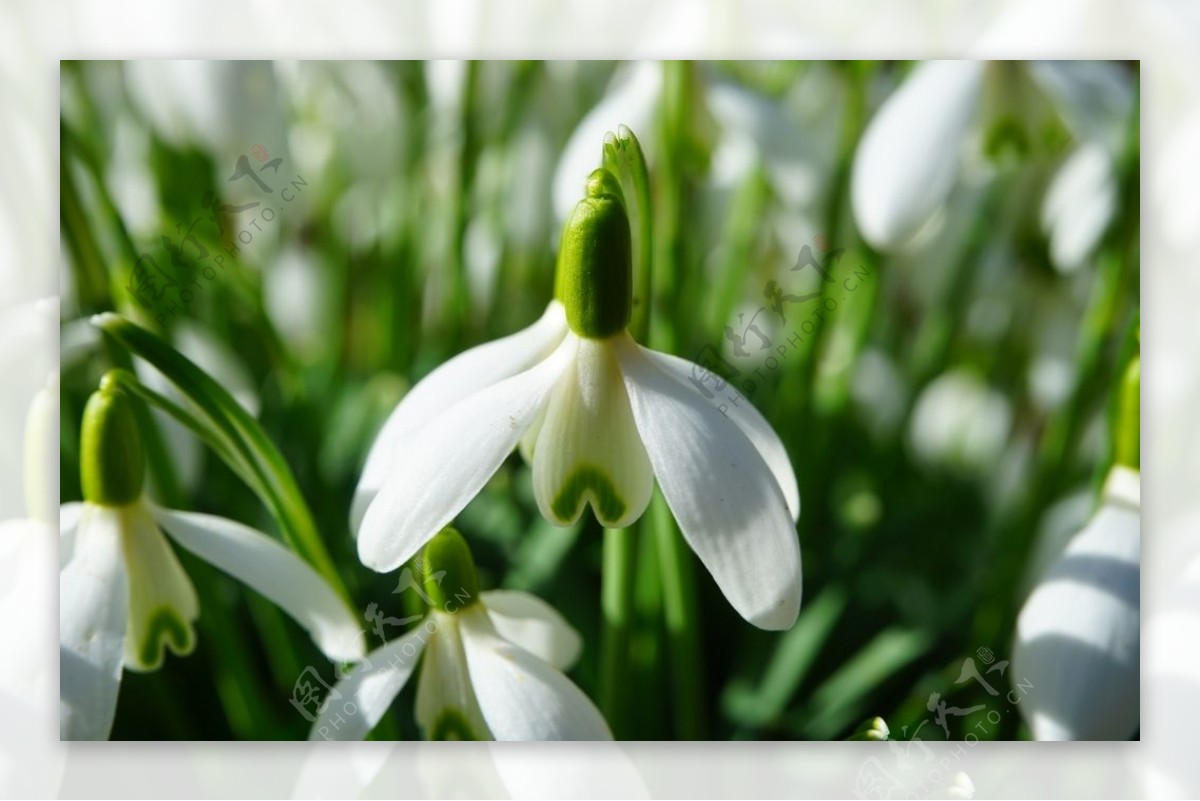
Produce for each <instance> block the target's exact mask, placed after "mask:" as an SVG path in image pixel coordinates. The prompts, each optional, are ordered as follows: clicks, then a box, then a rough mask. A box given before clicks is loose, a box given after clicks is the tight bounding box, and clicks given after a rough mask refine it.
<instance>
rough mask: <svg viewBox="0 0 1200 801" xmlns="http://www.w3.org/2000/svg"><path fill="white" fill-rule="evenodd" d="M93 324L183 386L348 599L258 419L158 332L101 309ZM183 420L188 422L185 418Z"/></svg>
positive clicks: (290, 532) (288, 532)
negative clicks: (157, 333) (101, 312)
mask: <svg viewBox="0 0 1200 801" xmlns="http://www.w3.org/2000/svg"><path fill="white" fill-rule="evenodd" d="M92 323H93V324H94V325H96V326H97V327H98V328H100V330H101V331H103V332H104V333H105V334H106V335H108V336H109V337H111V338H112V339H114V340H115V341H116V342H117V343H118V344H120V345H121V346H123V347H124V348H126V349H127V350H129V351H130V352H131V353H133V354H135V355H137V356H140V357H141V358H143V359H145V360H146V361H147V362H149V363H150V364H151V365H153V366H154V367H155V368H156V369H157V370H158V371H159V372H161V373H162V374H163V375H164V376H166V378H167V380H169V381H170V382H171V383H173V384H174V385H175V386H176V387H177V388H178V389H179V391H180V392H181V393H182V394H183V395H184V397H186V398H187V399H188V401H189V402H190V403H191V404H192V407H193V408H194V409H195V411H196V412H197V413H198V414H199V415H200V417H201V418H202V419H203V420H204V424H203V426H202V427H203V428H204V429H208V428H211V429H212V430H213V431H214V432H215V434H216V435H219V436H215V437H214V438H217V439H220V440H224V441H226V442H227V443H228V444H229V448H227V449H226V448H214V450H216V451H217V453H218V455H220V456H222V458H225V459H226V460H227V461H229V460H230V459H231V457H233V456H235V457H236V458H233V459H232V461H230V467H231V468H232V469H233V470H235V471H236V472H238V473H239V475H243V474H244V470H246V469H248V471H249V472H250V473H251V474H252V475H253V476H254V479H255V480H253V481H249V482H248V483H250V485H251V488H252V489H254V490H255V492H257V493H258V494H259V496H260V498H261V499H262V501H263V503H265V504H266V505H267V507H268V508H269V509H270V510H271V513H272V514H273V515H274V516H275V518H276V520H277V521H278V522H279V526H280V529H281V530H282V531H283V535H284V538H285V540H286V541H287V543H288V544H289V545H290V546H291V547H292V548H293V550H295V551H296V552H297V553H299V554H300V555H301V556H302V557H304V558H305V559H306V560H307V561H308V562H309V563H310V564H312V565H313V567H315V568H316V569H317V571H318V572H319V573H321V575H322V576H323V577H324V578H325V580H326V581H328V582H329V583H330V585H331V586H332V587H333V588H334V589H335V590H336V591H337V592H338V593H340V594H341V595H342V597H343V598H345V599H346V600H347V602H349V595H348V593H347V592H346V588H345V586H344V585H343V584H342V580H341V577H340V576H339V575H338V573H337V570H336V569H335V568H334V566H333V560H332V559H330V557H329V554H328V552H327V551H326V550H325V544H324V542H323V541H322V540H321V537H320V534H319V532H318V531H317V527H316V524H315V523H314V522H313V517H312V513H311V512H310V511H309V509H308V505H307V504H306V503H305V501H304V497H303V496H302V495H301V493H300V488H299V486H297V484H296V480H295V478H294V477H293V476H292V471H291V469H290V468H289V467H288V465H287V462H285V461H284V459H283V455H282V454H280V452H279V450H278V449H277V448H276V447H275V444H274V443H273V442H271V440H270V438H269V437H268V436H267V434H266V432H265V431H263V429H262V426H260V425H259V423H258V421H257V420H255V419H254V418H253V417H251V416H250V414H249V413H248V412H247V411H246V410H245V409H243V408H242V407H241V406H240V405H238V403H237V401H235V400H234V399H233V397H232V396H231V395H230V394H229V393H228V392H227V391H226V390H225V389H224V388H223V387H222V386H221V385H220V384H218V383H217V382H216V381H214V380H213V379H212V378H210V377H209V376H208V375H207V374H206V373H205V372H204V371H203V370H201V369H200V368H199V367H197V366H196V365H195V364H193V363H192V362H191V361H189V360H188V359H187V358H185V357H184V356H183V355H182V354H180V353H179V352H178V351H176V350H175V349H174V348H172V347H171V346H170V345H169V344H168V343H167V342H166V341H164V340H163V339H161V338H160V337H159V336H158V335H156V334H154V333H152V332H150V331H148V330H146V329H145V328H142V327H141V326H138V325H136V324H134V323H133V322H130V321H129V320H127V319H125V318H124V317H121V316H119V315H117V314H112V313H104V314H98V315H96V316H95V317H93V318H92ZM164 410H165V411H167V412H168V413H170V414H173V416H176V417H177V419H180V418H179V417H178V416H177V415H175V413H174V412H173V411H172V410H171V409H170V408H166V407H164ZM181 422H185V421H184V420H182V419H181ZM185 424H187V423H186V422H185ZM189 427H191V426H189ZM193 430H196V429H194V428H193ZM206 440H209V438H208V437H206ZM241 462H244V465H243V464H241Z"/></svg>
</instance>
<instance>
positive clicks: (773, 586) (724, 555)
mask: <svg viewBox="0 0 1200 801" xmlns="http://www.w3.org/2000/svg"><path fill="white" fill-rule="evenodd" d="M618 357H619V358H620V361H621V370H622V372H623V373H624V375H625V388H626V389H627V390H628V391H629V400H630V401H631V402H632V404H633V416H634V418H635V419H636V420H637V426H638V430H639V431H641V434H642V441H643V442H644V443H645V445H646V452H647V453H648V454H649V455H650V462H651V464H653V465H654V475H655V476H656V477H657V478H658V484H659V486H660V487H661V488H662V492H663V496H664V497H665V498H666V500H667V505H668V506H670V507H671V511H672V513H674V515H675V519H676V520H677V521H678V523H679V528H680V530H681V531H682V532H683V536H684V539H686V540H687V542H688V544H689V545H690V546H691V547H692V550H693V551H695V552H696V555H697V556H698V557H700V561H701V562H703V563H704V566H705V567H706V568H708V571H709V572H710V573H711V574H712V576H713V578H714V579H715V580H716V582H717V585H718V586H719V587H720V588H721V591H722V592H723V593H724V594H725V597H726V598H727V599H728V600H729V603H730V604H732V605H733V608H734V609H736V610H737V611H738V613H740V614H741V615H742V617H744V618H746V620H748V621H750V622H751V623H753V624H754V625H756V626H758V627H759V628H764V629H787V628H791V626H792V624H793V623H795V622H796V616H797V615H798V614H799V612H800V591H801V585H800V581H801V574H800V544H799V541H798V539H797V537H796V527H795V524H794V522H793V521H792V516H791V514H790V513H789V512H788V508H787V502H786V501H785V499H784V497H783V491H782V490H781V489H780V487H779V484H778V482H777V481H776V480H775V477H774V476H773V475H772V474H771V471H770V469H769V468H768V467H767V464H766V462H765V461H764V460H763V457H762V456H760V455H759V452H758V451H757V450H756V449H755V447H754V445H753V444H752V443H751V442H750V440H749V439H747V438H746V435H745V434H743V433H742V432H741V430H739V429H738V428H737V427H736V426H731V425H728V423H727V421H726V420H725V418H724V417H722V416H721V414H720V412H718V411H717V410H716V409H714V408H713V407H712V406H711V405H709V404H708V402H707V401H705V400H704V399H703V398H702V397H700V394H699V393H698V392H696V391H695V390H694V389H693V388H686V389H685V388H684V387H683V386H682V385H680V384H679V382H678V381H676V380H675V379H674V378H672V377H671V376H670V375H668V374H667V373H665V372H663V371H662V370H661V369H660V368H659V367H657V366H656V365H655V364H654V363H653V362H652V361H650V359H649V358H648V357H647V356H646V355H645V354H644V353H643V352H642V350H641V349H640V348H639V347H638V346H637V345H636V344H635V343H634V342H633V340H631V339H627V340H625V341H624V342H623V343H622V344H621V345H620V346H619V347H618Z"/></svg>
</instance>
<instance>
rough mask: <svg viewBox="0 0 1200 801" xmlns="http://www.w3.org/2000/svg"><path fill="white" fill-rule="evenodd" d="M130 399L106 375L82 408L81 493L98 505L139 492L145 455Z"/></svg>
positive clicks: (125, 501) (134, 496)
mask: <svg viewBox="0 0 1200 801" xmlns="http://www.w3.org/2000/svg"><path fill="white" fill-rule="evenodd" d="M133 404H134V400H133V399H132V398H130V397H129V396H128V395H127V394H126V393H125V392H124V390H122V389H121V388H120V387H119V386H118V385H117V383H116V382H115V381H114V380H113V379H112V378H111V377H109V376H105V377H104V379H103V380H102V381H101V382H100V388H99V389H98V390H96V391H95V392H93V393H92V397H91V398H89V399H88V402H87V406H86V407H85V408H84V410H83V433H82V437H81V443H80V458H79V470H80V480H81V482H82V484H83V497H84V500H86V501H88V502H89V503H94V504H99V505H101V506H125V505H127V504H130V503H133V502H134V501H136V500H137V499H138V498H140V497H141V495H142V485H143V482H144V481H145V477H146V455H145V452H144V451H143V450H142V440H141V436H140V434H139V432H138V422H137V416H136V415H135V414H134V409H133Z"/></svg>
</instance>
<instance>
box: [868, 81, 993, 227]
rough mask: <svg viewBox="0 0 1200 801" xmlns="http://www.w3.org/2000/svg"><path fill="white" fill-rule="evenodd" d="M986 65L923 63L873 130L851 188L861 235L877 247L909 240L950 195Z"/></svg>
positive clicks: (883, 110) (888, 104)
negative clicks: (959, 154)
mask: <svg viewBox="0 0 1200 801" xmlns="http://www.w3.org/2000/svg"><path fill="white" fill-rule="evenodd" d="M984 67H985V64H983V63H982V62H978V61H928V62H925V63H923V64H920V65H918V66H917V67H916V68H915V69H914V70H913V72H912V75H911V76H909V78H908V80H906V81H905V82H904V84H903V85H901V86H900V88H898V89H897V90H896V91H895V92H894V93H893V94H892V95H891V97H889V98H888V100H887V102H885V103H884V104H883V106H882V107H881V108H880V109H879V112H878V113H877V114H876V115H875V117H874V119H872V120H871V122H870V124H869V125H868V126H867V130H866V131H865V132H864V133H863V137H862V141H861V142H860V143H859V145H858V152H857V153H856V154H855V157H854V167H853V172H852V174H851V178H850V180H851V185H850V191H851V202H852V205H853V208H854V217H855V219H856V220H857V221H858V227H859V230H861V231H862V235H863V237H864V238H865V239H866V240H867V241H868V242H870V243H871V245H872V246H873V247H876V248H880V249H888V248H892V247H895V246H897V245H900V244H902V243H904V242H905V241H907V240H908V239H909V238H911V237H912V235H913V234H915V233H916V232H917V230H918V229H919V228H920V227H921V226H922V225H924V224H925V223H926V222H927V221H928V220H929V218H930V217H932V216H933V213H934V212H935V211H936V210H937V208H938V207H939V206H940V205H941V204H942V201H944V200H945V199H946V196H947V195H948V194H949V193H950V188H951V187H952V186H953V184H954V178H955V176H956V175H957V174H958V151H959V150H960V148H961V146H962V142H963V140H964V139H965V137H966V133H967V128H968V126H969V124H970V122H971V120H972V119H973V117H974V115H975V109H976V107H977V105H978V102H979V92H980V89H981V88H982V86H983V75H984Z"/></svg>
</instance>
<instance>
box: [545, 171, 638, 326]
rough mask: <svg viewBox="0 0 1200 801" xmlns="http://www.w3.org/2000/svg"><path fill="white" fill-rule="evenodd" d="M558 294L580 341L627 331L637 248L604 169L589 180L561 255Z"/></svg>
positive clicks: (569, 223) (622, 204) (616, 187)
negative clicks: (634, 246) (634, 245)
mask: <svg viewBox="0 0 1200 801" xmlns="http://www.w3.org/2000/svg"><path fill="white" fill-rule="evenodd" d="M555 294H556V296H557V297H558V299H559V301H561V302H562V304H563V306H564V307H565V308H566V312H567V324H568V325H569V326H570V327H571V330H572V331H574V332H575V333H576V334H578V335H579V336H581V337H588V338H591V339H604V338H605V337H610V336H612V335H614V334H618V333H620V332H621V331H623V330H625V327H626V326H628V325H629V317H630V312H631V310H632V308H633V245H632V240H631V238H630V232H629V216H628V214H626V212H625V201H624V197H623V195H622V193H621V186H620V183H619V182H618V181H617V178H616V176H614V175H613V174H612V173H611V172H609V171H608V170H605V169H603V168H601V169H598V170H596V171H594V172H593V173H592V174H591V175H589V176H588V180H587V196H586V197H584V199H583V200H581V201H579V203H578V204H577V205H576V206H575V210H574V211H572V212H571V216H570V217H569V218H568V219H567V224H566V226H565V227H564V228H563V235H562V244H561V245H560V246H559V249H558V273H557V277H556V286H555Z"/></svg>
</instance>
